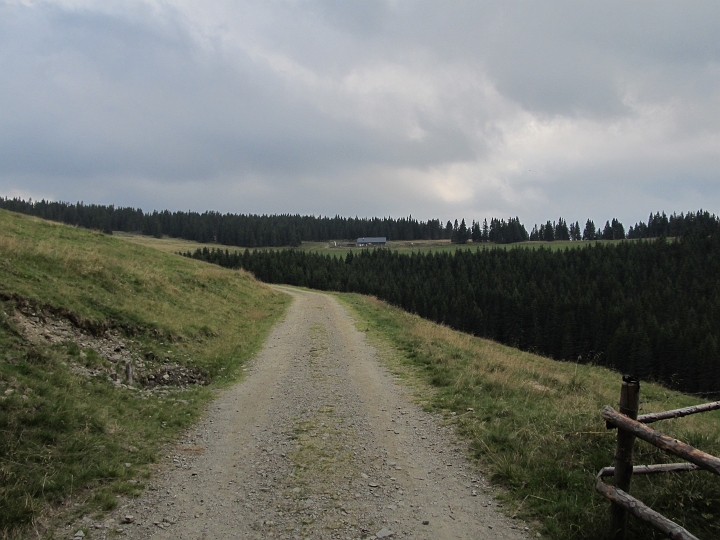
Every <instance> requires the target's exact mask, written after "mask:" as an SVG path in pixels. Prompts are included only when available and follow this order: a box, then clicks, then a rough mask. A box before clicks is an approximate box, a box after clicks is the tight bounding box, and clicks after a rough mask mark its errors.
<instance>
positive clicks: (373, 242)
mask: <svg viewBox="0 0 720 540" xmlns="http://www.w3.org/2000/svg"><path fill="white" fill-rule="evenodd" d="M386 242H387V238H385V237H384V236H375V237H373V236H368V237H363V238H358V239H357V242H355V245H356V246H357V247H366V246H384V245H385V243H386Z"/></svg>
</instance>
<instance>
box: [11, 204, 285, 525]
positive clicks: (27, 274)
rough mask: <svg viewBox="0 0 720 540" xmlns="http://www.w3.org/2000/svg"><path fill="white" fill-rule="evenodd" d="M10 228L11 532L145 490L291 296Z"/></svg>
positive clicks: (119, 249) (37, 224) (96, 241)
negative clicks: (167, 450)
mask: <svg viewBox="0 0 720 540" xmlns="http://www.w3.org/2000/svg"><path fill="white" fill-rule="evenodd" d="M0 231H1V232H0V299H2V300H1V301H0V537H13V536H16V535H19V534H21V533H20V532H19V531H22V530H23V529H24V530H26V531H27V527H28V526H31V525H32V526H33V527H34V529H36V530H38V531H40V532H42V530H44V529H45V528H47V527H51V526H52V525H53V523H56V522H57V521H58V520H59V519H65V518H67V517H69V516H72V515H80V514H82V513H85V512H91V511H93V510H101V509H109V508H112V507H113V506H114V505H115V504H116V496H117V495H119V494H127V493H134V492H138V491H139V490H140V489H142V481H143V478H144V477H146V476H147V475H148V474H149V472H150V470H151V469H152V468H153V467H154V466H155V465H154V463H156V461H157V455H158V452H159V450H160V449H161V447H162V445H163V444H164V443H167V442H168V441H171V440H172V439H173V438H174V437H175V436H177V434H178V433H179V431H180V430H182V429H183V428H185V427H187V426H188V425H190V424H191V423H192V422H193V421H195V420H196V419H197V418H198V416H199V415H200V414H201V413H202V410H203V406H204V404H205V403H207V401H208V400H209V399H210V398H211V397H212V395H213V389H214V388H218V387H220V386H222V385H224V384H227V383H229V382H231V381H234V380H237V378H238V377H239V376H240V375H241V374H242V370H241V366H242V365H243V363H244V362H245V361H246V360H247V359H248V358H249V357H250V356H251V355H252V354H253V352H254V351H256V350H257V348H258V347H259V346H260V344H261V343H262V340H263V338H264V336H265V335H266V334H267V332H268V330H269V329H270V326H271V325H272V323H273V322H274V321H275V320H276V319H277V318H278V317H279V316H280V314H281V313H282V312H283V310H284V307H285V306H286V304H287V301H288V298H287V297H286V296H285V295H281V294H278V293H275V292H273V291H271V290H270V289H268V288H267V287H265V286H263V285H262V284H259V283H258V282H256V281H255V280H254V279H253V278H252V277H251V276H249V275H248V274H246V273H244V272H234V271H226V270H223V269H221V268H219V267H216V266H211V265H207V264H204V263H199V262H196V261H193V260H189V259H185V258H182V257H178V256H175V255H171V254H167V253H162V252H160V251H157V250H155V249H149V248H147V247H144V246H140V245H133V244H131V243H128V242H124V241H122V240H120V239H116V238H113V237H111V236H105V235H103V234H100V233H96V232H92V231H88V230H84V229H78V228H74V227H68V226H64V225H59V224H56V223H51V222H46V221H42V220H39V219H35V218H31V217H28V216H22V215H19V214H14V213H10V212H7V211H0ZM128 362H129V363H131V364H132V365H133V366H134V370H135V373H134V384H132V385H126V384H123V379H124V374H125V369H126V364H127V363H128Z"/></svg>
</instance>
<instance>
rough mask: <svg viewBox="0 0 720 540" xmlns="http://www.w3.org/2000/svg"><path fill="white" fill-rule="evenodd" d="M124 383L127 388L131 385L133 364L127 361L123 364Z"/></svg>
mask: <svg viewBox="0 0 720 540" xmlns="http://www.w3.org/2000/svg"><path fill="white" fill-rule="evenodd" d="M125 382H126V383H127V385H128V386H130V385H132V383H133V364H132V360H128V361H127V362H126V363H125Z"/></svg>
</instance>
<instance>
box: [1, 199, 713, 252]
mask: <svg viewBox="0 0 720 540" xmlns="http://www.w3.org/2000/svg"><path fill="white" fill-rule="evenodd" d="M0 208H5V209H7V210H12V211H14V212H20V213H23V214H29V215H33V216H37V217H41V218H43V219H49V220H52V221H58V222H61V223H66V224H68V225H76V226H79V227H85V228H88V229H96V230H101V231H104V232H106V233H112V231H122V232H132V233H142V234H145V235H149V236H156V237H162V236H164V235H166V236H170V237H172V238H183V239H185V240H193V241H196V242H201V243H208V242H216V243H219V244H223V245H227V246H238V247H251V248H252V247H281V246H299V245H300V244H301V243H302V242H323V241H328V240H340V239H347V240H355V239H356V238H360V237H363V236H384V237H386V238H387V239H388V240H447V239H450V240H451V241H453V242H456V243H460V244H465V243H467V242H469V241H472V242H473V243H483V242H489V243H495V244H511V243H516V242H525V241H528V240H534V241H555V240H570V241H581V240H622V239H624V238H656V237H660V236H680V235H681V234H683V231H684V230H685V229H686V228H687V227H688V224H691V223H692V222H694V221H695V220H697V219H705V217H704V216H705V214H707V212H704V213H703V212H702V211H700V212H697V213H693V212H689V213H688V214H682V213H681V214H679V215H677V214H672V215H671V216H669V217H668V216H667V215H666V214H665V213H664V212H663V213H662V214H660V213H656V214H654V215H653V214H651V215H650V218H649V219H648V222H647V224H646V223H642V222H641V223H637V224H636V225H635V226H632V227H630V229H629V230H628V232H627V234H626V233H625V228H624V226H623V225H622V223H620V222H619V221H618V220H617V219H613V220H611V221H607V222H606V223H605V227H604V228H602V229H601V228H600V227H597V228H596V226H595V223H594V222H593V221H592V220H590V219H588V220H587V222H586V223H585V227H584V229H583V231H582V233H581V232H580V225H579V222H575V223H570V225H569V226H568V224H567V222H566V221H565V220H564V219H563V218H560V219H558V221H557V222H550V221H548V222H547V223H545V224H541V225H540V226H538V225H535V226H534V227H533V229H532V231H531V232H530V233H529V234H528V232H527V230H526V228H525V226H524V225H523V224H522V223H521V222H520V219H519V218H518V217H515V218H510V219H508V220H507V221H506V220H505V219H497V218H492V219H490V221H489V222H488V220H487V219H485V220H483V221H482V223H481V222H480V221H474V220H473V221H472V222H471V224H470V226H469V227H468V226H467V224H466V222H465V220H464V219H462V220H461V221H460V222H458V220H455V222H454V223H453V222H451V221H448V222H446V223H445V225H443V224H442V222H441V221H440V220H438V219H431V220H428V221H419V220H417V219H415V218H413V217H412V216H409V217H407V218H391V217H385V218H358V217H355V218H346V217H341V216H335V217H332V218H331V217H316V216H301V215H290V214H275V215H255V214H230V213H228V214H221V213H219V212H203V213H198V212H191V211H188V212H181V211H176V212H170V211H169V210H163V211H160V212H158V211H157V210H155V211H153V212H148V213H145V212H143V211H142V209H140V208H130V207H117V208H116V207H115V206H114V205H96V204H85V203H83V202H77V203H75V204H72V203H67V202H55V201H46V200H41V201H33V200H32V199H30V200H28V201H25V200H24V199H19V198H12V199H11V198H9V197H0ZM708 219H709V215H708Z"/></svg>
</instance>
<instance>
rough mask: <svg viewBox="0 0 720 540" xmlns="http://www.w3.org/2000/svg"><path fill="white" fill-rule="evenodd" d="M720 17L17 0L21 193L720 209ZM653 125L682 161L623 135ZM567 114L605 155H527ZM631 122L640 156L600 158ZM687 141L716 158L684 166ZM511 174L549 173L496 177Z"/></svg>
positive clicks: (545, 8) (16, 138)
mask: <svg viewBox="0 0 720 540" xmlns="http://www.w3.org/2000/svg"><path fill="white" fill-rule="evenodd" d="M87 5H88V6H91V3H90V2H88V4H87ZM188 6H190V7H188ZM190 8H192V9H190ZM214 9H217V10H218V13H220V15H214V17H215V18H214V19H213V10H214ZM222 9H226V12H222ZM206 11H207V13H206ZM198 14H200V15H207V18H208V20H209V22H207V21H205V19H204V18H203V17H199V16H197V15H198ZM719 15H720V7H718V5H717V4H716V3H714V2H712V3H711V2H700V1H691V2H683V3H675V2H664V1H663V2H657V1H654V2H649V1H639V2H632V3H627V2H619V1H617V2H615V1H613V2H602V3H596V2H548V1H542V2H541V1H523V2H519V1H518V2H512V1H511V2H471V1H455V0H448V1H447V2H442V3H440V2H436V1H430V0H412V1H410V0H394V1H389V0H388V1H383V0H372V1H370V0H368V1H367V2H342V1H340V0H313V1H310V0H299V1H274V2H270V1H268V2H225V1H224V0H212V1H208V2H207V3H206V4H200V3H197V4H184V5H179V6H177V7H172V3H171V2H167V3H163V4H162V7H160V8H158V7H154V8H150V7H148V6H147V5H146V4H144V3H143V2H142V1H141V0H138V1H137V2H127V3H118V4H116V5H114V7H113V8H112V9H110V8H107V9H105V4H100V3H98V5H97V7H86V8H84V9H79V8H72V9H71V8H67V7H62V5H61V4H58V3H50V2H48V3H35V4H31V5H30V4H22V3H2V2H1V0H0V125H1V126H2V129H0V195H3V194H4V193H3V192H2V191H3V189H15V190H17V189H21V188H22V189H28V190H32V192H33V193H38V194H40V195H48V196H49V195H52V196H54V197H57V198H64V199H68V198H69V199H73V198H83V199H85V200H89V197H90V196H97V197H99V198H101V199H102V200H101V201H99V202H114V203H116V204H132V205H138V206H143V207H148V205H150V206H152V207H156V208H163V207H166V206H167V207H176V208H186V207H189V206H190V205H196V206H195V209H199V210H202V209H204V208H205V207H208V208H210V207H212V208H217V209H220V210H223V211H248V212H254V211H259V212H273V211H278V212H313V213H327V214H334V213H336V212H340V213H345V214H348V215H354V214H356V213H357V214H360V215H363V214H364V215H374V214H393V215H403V214H409V213H412V214H414V215H416V216H418V217H424V218H427V217H436V216H437V217H441V218H450V217H454V216H456V215H460V214H461V213H463V214H464V215H465V217H466V218H467V219H472V218H481V217H485V216H483V213H484V212H492V213H497V215H506V217H507V216H509V215H520V217H521V219H523V220H525V221H526V222H531V221H532V220H535V221H538V222H540V221H544V220H547V219H548V218H549V219H555V218H557V216H558V215H560V214H563V215H565V216H566V217H567V218H568V219H582V215H586V216H597V215H598V214H602V215H605V214H607V216H608V217H613V215H614V214H613V212H617V217H620V218H621V219H623V220H624V221H626V222H627V221H628V220H629V219H633V218H631V217H630V215H631V214H632V213H633V212H635V213H637V212H639V213H640V214H641V215H642V216H644V215H645V214H646V213H647V212H649V211H651V210H653V209H662V208H665V209H667V210H672V209H677V208H676V207H675V204H683V205H685V207H684V208H683V209H685V210H688V209H691V208H692V207H693V206H692V205H695V204H697V205H702V206H705V207H708V208H709V209H710V210H714V211H718V210H720V209H718V208H717V207H718V202H720V200H719V199H718V195H719V193H718V187H717V186H718V183H717V180H716V179H717V175H718V166H717V163H718V159H717V158H718V155H717V154H718V152H719V151H718V150H712V149H711V147H712V141H713V140H716V139H717V137H718V134H719V133H720V92H719V91H718V88H720V69H719V68H718V66H720V41H719V40H718V39H717V35H718V34H719V33H720V28H718V27H719V26H720V24H719V23H718V21H720V17H719ZM198 35H200V37H198ZM278 59H279V60H278ZM274 62H275V63H274ZM283 62H288V63H289V64H292V65H289V66H288V65H286V64H283ZM384 68H388V72H389V73H390V75H387V74H386V73H385V72H384V71H383V69H384ZM395 68H397V69H395ZM393 69H395V71H393ZM293 70H298V73H295V72H294V71H293ZM403 70H405V71H403ZM352 77H356V79H357V81H356V82H357V85H356V86H352V84H350V83H348V80H350V79H352ZM393 77H396V78H397V80H395V79H393ZM403 77H407V80H405V79H403ZM305 78H306V79H307V80H306V79H305ZM483 92H487V95H485V94H484V93H483ZM488 96H490V97H488ZM656 110H657V111H659V112H657V111H656ZM643 115H646V117H647V118H646V119H647V121H648V122H649V123H650V124H651V126H654V125H655V124H657V125H658V126H660V127H659V128H657V129H658V130H659V129H661V128H662V129H665V130H666V131H667V132H666V133H663V134H662V137H661V138H662V140H661V141H660V143H662V144H664V145H666V146H667V148H668V152H667V157H666V158H665V159H662V160H659V159H658V153H657V152H653V151H651V150H652V149H651V148H650V145H652V144H659V143H658V142H657V141H652V142H651V141H648V142H647V143H645V144H644V143H643V141H642V137H643V136H645V135H646V134H648V133H652V129H654V128H652V127H651V128H643V129H646V131H645V132H643V131H642V129H641V128H642V126H641V127H637V126H632V125H631V126H630V127H629V128H628V127H625V125H624V124H623V123H622V122H623V121H626V120H627V121H628V122H631V121H636V120H637V121H638V122H640V121H641V120H643V119H645V117H644V116H643ZM662 115H666V117H667V118H666V117H663V116H662ZM554 119H558V120H559V121H561V122H565V123H569V124H572V125H574V126H575V125H579V124H580V123H582V122H586V123H588V122H589V123H593V122H594V123H596V124H597V126H598V127H597V133H591V129H592V128H584V129H586V131H584V132H582V134H583V136H586V137H595V138H596V140H595V141H594V142H596V143H597V144H595V145H593V144H590V143H588V144H587V145H586V147H587V148H590V149H593V151H595V152H596V153H597V155H594V156H593V157H592V158H587V159H585V160H582V159H581V160H578V162H579V164H578V163H575V162H570V160H568V161H567V162H563V161H562V159H559V158H557V157H554V158H550V157H546V156H544V155H541V154H538V153H537V152H534V150H533V148H529V149H525V147H522V146H519V148H520V149H519V150H515V149H514V147H513V145H521V143H518V142H517V140H518V139H522V137H523V136H525V135H524V134H525V133H526V131H527V130H526V129H525V127H526V125H530V124H533V125H535V124H542V123H543V122H549V121H552V120H554ZM638 119H640V120H638ZM653 122H655V124H653ZM663 122H665V124H664V123H663ZM613 123H616V124H617V126H620V127H617V128H616V129H611V128H609V127H608V126H613V125H615V124H613ZM666 124H667V125H666ZM508 126H510V127H508ZM518 126H519V127H518ZM524 126H525V127H524ZM415 128H417V130H419V131H421V132H422V133H421V135H419V136H414V138H411V136H410V135H409V133H410V131H412V129H415ZM624 129H637V130H639V131H638V135H637V136H636V137H635V139H632V138H630V140H631V141H632V144H634V145H637V155H633V156H630V157H628V156H627V155H625V154H621V153H620V152H619V151H618V150H617V149H614V150H613V149H612V148H611V149H609V150H594V149H595V147H597V148H602V147H603V144H602V143H603V142H604V140H603V139H604V138H608V137H615V136H618V137H620V136H623V130H624ZM547 132H548V133H549V134H548V135H545V136H546V137H548V138H551V137H552V136H553V135H552V130H551V129H548V130H547ZM543 133H544V132H543ZM518 134H519V135H518ZM415 135H417V134H415ZM537 137H538V139H537V142H536V144H537V145H538V146H539V147H542V145H543V144H545V143H544V140H543V138H542V137H543V136H540V135H538V136H537ZM714 138H715V139H714ZM688 140H690V141H694V140H697V141H698V144H699V145H707V146H708V147H709V148H710V149H709V150H707V152H706V153H703V152H700V151H693V152H691V153H690V154H691V155H686V156H683V151H682V149H683V145H684V144H685V145H687V144H688V143H687V141H688ZM558 141H559V142H556V143H554V144H572V142H573V140H572V136H567V137H566V138H564V139H563V138H559V139H558ZM522 144H530V143H522ZM524 149H525V150H527V152H528V153H529V154H531V155H530V156H528V157H525V156H524V155H522V152H523V151H524ZM563 150H564V149H563V148H560V149H558V148H557V147H554V148H549V149H548V153H549V154H553V155H555V156H557V155H562V151H563ZM603 152H605V153H603ZM543 160H546V161H547V163H543ZM504 161H508V162H512V161H522V162H523V163H525V162H526V161H527V162H528V163H531V165H529V166H528V167H525V166H524V165H523V166H522V167H518V170H519V172H518V171H515V170H513V169H512V167H510V166H507V167H505V168H502V166H498V168H497V170H495V169H493V167H492V166H491V165H488V164H493V163H496V162H498V163H501V164H502V163H504ZM534 161H540V162H541V163H538V164H537V165H538V167H537V168H539V169H542V167H544V176H543V177H542V178H538V179H537V180H535V181H533V179H532V177H530V176H528V175H527V174H525V173H524V172H523V171H522V169H530V168H532V169H533V170H534V169H536V166H535V163H534ZM452 164H476V165H477V172H476V173H467V174H468V178H463V179H461V181H459V182H458V184H457V185H459V186H462V187H461V188H458V189H467V191H468V195H467V196H465V197H458V198H457V199H456V200H455V202H453V200H447V201H443V200H441V199H440V198H438V196H437V192H436V191H433V190H432V189H430V188H427V184H422V185H424V186H426V187H425V188H423V189H424V191H423V189H409V188H408V180H407V175H408V172H407V171H417V172H418V174H419V175H422V174H425V173H427V172H428V171H433V170H446V169H447V167H449V166H451V165H452ZM488 171H489V172H488ZM472 174H475V175H476V177H473V176H472ZM401 177H402V178H401ZM359 185H360V186H368V188H372V189H377V190H379V191H381V192H382V193H383V196H382V197H377V196H375V195H367V194H366V193H365V192H358V190H357V187H358V186H359ZM418 185H420V184H418ZM468 186H469V187H468ZM168 188H170V189H168ZM85 194H89V195H85ZM227 194H231V195H229V196H228V195H227ZM163 201H165V202H163ZM213 201H215V202H213ZM703 201H708V203H703ZM198 205H199V206H198ZM658 205H660V206H658ZM687 205H690V206H689V207H687ZM640 206H642V208H640ZM713 206H714V207H713ZM566 208H571V209H572V210H571V211H576V212H578V213H579V214H580V215H579V217H576V218H571V216H570V212H568V211H566V210H564V209H566ZM598 208H602V209H603V210H602V212H600V211H599V210H598ZM634 209H635V210H634Z"/></svg>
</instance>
